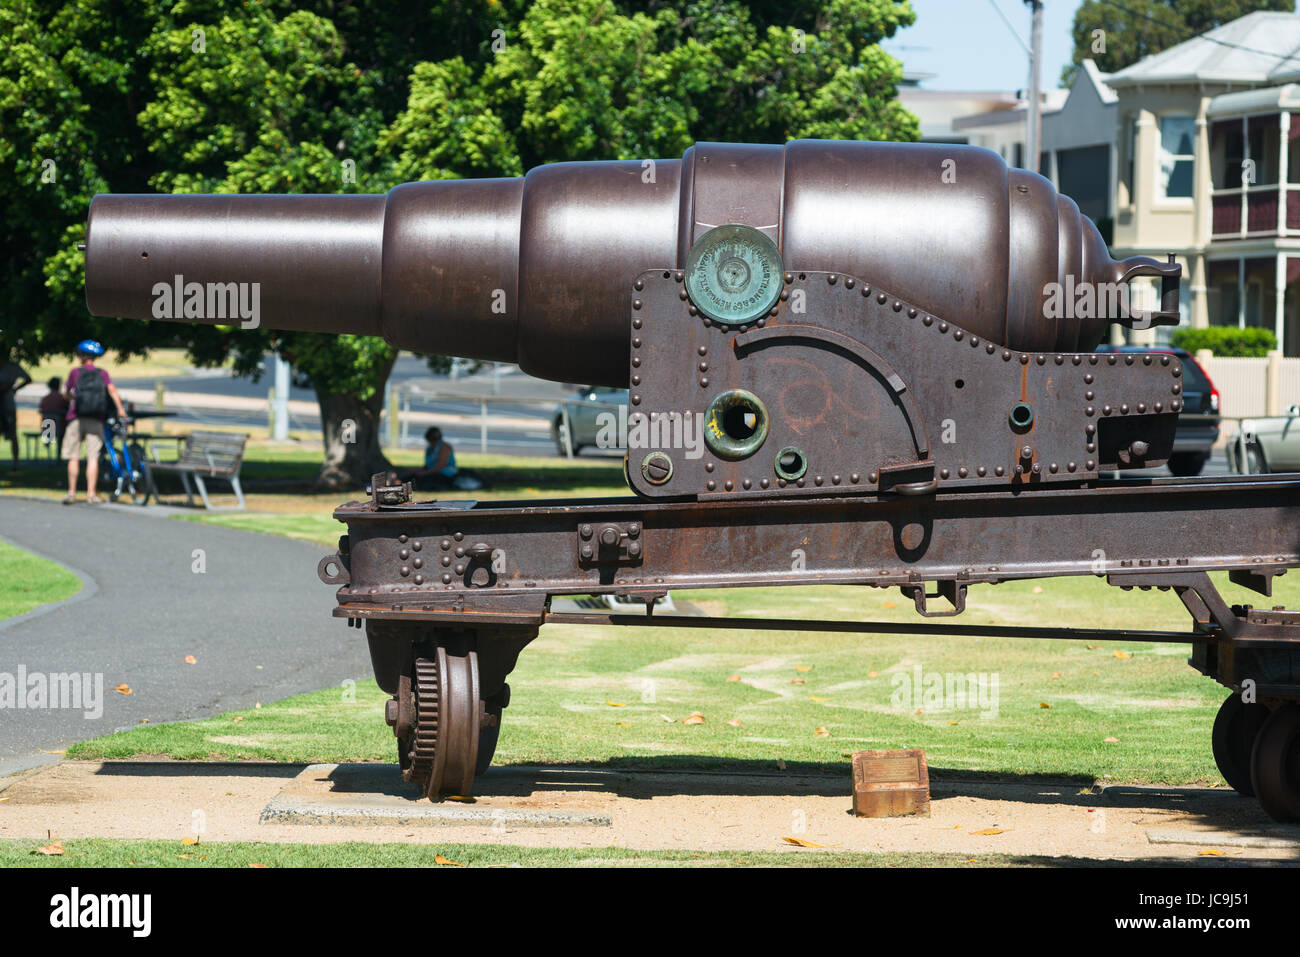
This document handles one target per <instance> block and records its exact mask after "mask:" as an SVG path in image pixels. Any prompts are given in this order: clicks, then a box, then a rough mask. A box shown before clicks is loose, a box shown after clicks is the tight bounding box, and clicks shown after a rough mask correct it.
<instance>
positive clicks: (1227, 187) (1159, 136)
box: [1067, 12, 1300, 356]
mask: <svg viewBox="0 0 1300 957" xmlns="http://www.w3.org/2000/svg"><path fill="white" fill-rule="evenodd" d="M1107 82H1108V85H1109V86H1110V88H1111V89H1112V90H1114V92H1115V95H1116V97H1117V100H1118V102H1117V104H1116V106H1117V111H1118V123H1119V139H1118V143H1117V154H1118V176H1117V182H1116V192H1115V229H1114V238H1113V242H1112V253H1113V255H1115V256H1116V257H1117V258H1124V257H1128V256H1133V255H1148V256H1156V257H1161V258H1163V256H1164V255H1165V254H1166V253H1168V252H1172V253H1174V254H1175V255H1176V256H1177V258H1178V260H1179V261H1180V262H1181V263H1182V264H1183V266H1184V290H1185V292H1184V296H1185V299H1184V310H1183V312H1184V317H1185V318H1184V321H1185V322H1186V321H1190V324H1191V325H1193V326H1197V327H1204V326H1206V325H1235V326H1239V327H1243V328H1244V327H1247V326H1261V327H1265V328H1269V329H1272V330H1273V331H1274V333H1275V335H1276V336H1277V339H1278V342H1279V345H1280V347H1281V349H1282V350H1283V352H1284V354H1285V355H1288V356H1300V286H1297V282H1298V281H1300V149H1298V148H1297V146H1296V140H1297V137H1300V118H1297V117H1294V116H1293V114H1294V113H1296V112H1298V111H1300V86H1297V85H1296V84H1297V83H1300V14H1294V13H1272V12H1259V13H1252V14H1248V15H1247V16H1244V17H1241V18H1240V19H1237V20H1234V21H1232V22H1231V23H1227V24H1224V25H1223V26H1221V27H1218V28H1216V29H1214V30H1211V31H1209V32H1207V33H1205V34H1203V35H1202V36H1199V37H1195V38H1193V39H1191V40H1187V41H1186V42H1184V43H1180V44H1178V45H1177V46H1174V47H1171V48H1169V49H1168V50H1165V51H1163V52H1162V53H1158V54H1156V55H1154V56H1150V57H1147V58H1146V59H1144V60H1142V61H1140V62H1138V63H1135V64H1133V65H1132V66H1130V67H1127V68H1125V69H1123V70H1120V71H1119V72H1117V73H1115V74H1113V75H1112V76H1110V77H1109V78H1108V81H1107ZM1067 192H1068V190H1067ZM1125 335H1126V337H1127V338H1128V339H1129V340H1130V341H1135V342H1149V341H1160V338H1161V337H1167V335H1168V331H1167V330H1135V331H1126V332H1125Z"/></svg>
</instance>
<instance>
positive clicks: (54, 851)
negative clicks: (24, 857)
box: [32, 841, 64, 857]
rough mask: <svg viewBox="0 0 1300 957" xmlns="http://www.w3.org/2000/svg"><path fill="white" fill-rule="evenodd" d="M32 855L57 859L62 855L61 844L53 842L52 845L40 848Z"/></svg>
mask: <svg viewBox="0 0 1300 957" xmlns="http://www.w3.org/2000/svg"><path fill="white" fill-rule="evenodd" d="M32 853H33V854H44V855H45V856H46V857H58V856H59V855H61V854H63V853H64V851H63V842H62V841H55V842H54V843H53V844H46V845H45V846H44V847H42V848H38V849H36V850H34V851H32Z"/></svg>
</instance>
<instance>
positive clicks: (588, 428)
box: [551, 385, 628, 455]
mask: <svg viewBox="0 0 1300 957" xmlns="http://www.w3.org/2000/svg"><path fill="white" fill-rule="evenodd" d="M627 397H628V390H627V389H615V388H610V387H609V386H603V385H596V386H582V387H581V388H579V389H578V395H577V398H575V399H569V400H567V401H566V402H565V403H564V404H563V405H562V406H561V407H560V408H558V409H556V410H555V418H554V420H553V421H552V423H551V435H552V436H553V437H554V439H555V448H556V451H558V452H559V453H560V454H561V455H566V454H568V453H567V452H566V450H565V447H564V420H565V416H566V414H567V417H568V420H569V437H570V440H571V441H572V443H573V454H574V455H577V454H578V453H579V452H581V451H582V450H583V449H587V448H597V447H600V445H601V444H602V441H603V439H605V438H613V439H614V441H615V444H612V445H610V446H609V448H611V449H616V448H622V446H623V439H624V436H622V435H619V434H618V429H619V428H626V422H627V413H626V412H624V413H623V414H622V415H620V414H619V409H620V407H622V408H626V407H627ZM602 414H603V416H612V417H613V418H612V419H610V418H604V417H602ZM610 425H612V426H613V427H614V429H615V431H614V434H613V435H612V436H611V435H610V432H609V428H608V426H610ZM602 426H606V429H605V436H604V437H601V436H600V432H601V427H602ZM598 439H602V441H598Z"/></svg>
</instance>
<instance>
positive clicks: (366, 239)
mask: <svg viewBox="0 0 1300 957" xmlns="http://www.w3.org/2000/svg"><path fill="white" fill-rule="evenodd" d="M946 163H952V164H955V171H956V179H955V181H954V180H952V179H950V178H945V175H944V174H945V170H947V169H949V167H948V166H946V165H945V164H946ZM724 223H732V224H739V225H745V226H751V227H753V228H755V229H758V230H760V231H762V232H763V233H764V234H765V235H767V236H769V238H771V239H772V240H773V241H774V242H776V243H777V245H778V246H779V247H780V249H781V252H782V255H783V256H784V259H785V265H786V268H787V269H793V270H796V271H797V270H808V269H819V270H828V271H835V272H839V273H847V274H849V275H865V276H870V277H871V278H872V280H873V281H875V282H878V283H880V284H881V285H882V286H883V287H885V288H887V289H889V290H891V292H892V293H893V294H894V295H896V296H898V297H900V298H902V299H903V300H905V301H907V302H910V303H913V304H915V305H916V306H917V308H918V309H922V310H925V311H927V312H929V313H932V314H935V315H939V316H944V317H946V318H948V319H949V321H954V320H956V321H960V322H961V323H962V324H963V325H964V326H965V327H966V328H967V329H968V330H970V332H971V333H973V334H974V335H977V336H979V337H980V338H981V339H984V340H989V341H993V342H995V343H997V344H999V345H1003V346H1006V347H1008V348H1012V349H1021V350H1029V351H1048V350H1053V351H1073V350H1080V349H1082V350H1087V349H1090V348H1092V346H1094V345H1096V344H1097V343H1098V342H1100V341H1101V339H1102V338H1103V336H1104V334H1105V330H1106V327H1107V323H1108V321H1109V319H1111V318H1119V317H1118V316H1113V315H1112V313H1113V312H1114V308H1102V309H1100V310H1098V311H1097V312H1096V314H1095V315H1090V316H1087V317H1068V318H1067V317H1061V318H1050V319H1049V318H1047V317H1045V316H1044V310H1043V302H1044V289H1045V286H1046V285H1047V284H1048V283H1053V282H1056V283H1061V284H1066V283H1067V282H1068V283H1070V284H1071V285H1070V288H1074V287H1075V286H1082V285H1083V284H1094V285H1103V284H1106V283H1113V282H1117V281H1120V280H1122V278H1123V277H1124V276H1125V275H1127V274H1128V273H1130V272H1132V271H1133V270H1134V269H1139V270H1141V271H1143V272H1150V273H1153V274H1154V273H1156V272H1160V271H1162V270H1167V269H1168V267H1167V266H1166V265H1165V264H1161V263H1155V262H1153V261H1151V260H1147V259H1144V258H1142V257H1137V258H1135V259H1132V260H1128V261H1126V262H1122V263H1119V262H1116V261H1114V260H1112V259H1111V258H1110V256H1109V255H1108V254H1107V252H1106V248H1105V244H1104V243H1103V242H1102V240H1101V237H1100V235H1099V234H1098V233H1097V230H1096V228H1095V227H1094V226H1093V224H1092V223H1091V222H1090V221H1089V220H1088V219H1087V218H1086V217H1083V216H1081V215H1080V214H1079V212H1078V208H1077V206H1075V204H1074V203H1073V201H1072V200H1070V199H1068V198H1066V197H1063V196H1059V195H1058V194H1057V193H1056V191H1055V190H1054V188H1053V187H1052V185H1051V184H1050V183H1049V182H1048V181H1047V180H1046V179H1043V178H1042V177H1040V176H1038V175H1037V174H1034V173H1027V172H1025V171H1023V170H1011V169H1008V168H1007V166H1006V164H1005V163H1003V161H1002V160H1001V159H1000V158H999V157H998V156H997V154H995V153H993V152H991V151H988V150H984V149H980V148H978V147H968V146H956V145H950V144H917V143H913V144H900V143H872V142H840V141H821V140H798V141H794V142H792V143H789V144H787V145H785V146H756V145H743V144H716V143H701V144H697V145H695V146H693V147H691V148H690V149H689V150H687V151H686V154H685V156H684V157H683V158H682V159H681V160H671V159H670V160H654V161H635V160H634V161H615V162H601V163H556V164H551V165H548V166H542V167H538V168H536V169H534V170H532V171H530V172H529V173H528V174H527V176H525V177H522V178H517V179H484V180H447V181H437V182H426V183H411V184H406V185H403V186H398V187H396V188H395V189H393V190H392V191H391V192H390V193H389V194H388V195H387V196H296V195H290V196H184V195H101V196H96V197H95V199H94V200H93V202H92V203H91V207H90V215H89V219H88V222H87V234H86V304H87V306H88V307H89V309H90V311H91V312H92V313H94V314H95V315H111V316H123V317H129V318H142V319H153V318H163V316H161V315H160V314H159V312H158V311H157V310H156V308H155V306H156V303H157V294H156V293H155V291H154V290H155V287H156V286H158V285H159V284H162V285H163V286H170V285H173V284H174V283H175V281H176V277H177V276H181V277H182V291H183V292H184V290H185V289H187V288H188V285H189V284H191V283H195V284H198V287H196V288H201V289H202V290H203V292H202V293H201V295H202V296H203V297H204V298H205V302H206V295H207V290H208V289H209V284H222V285H223V286H224V285H225V284H230V283H234V284H248V285H249V286H250V287H251V284H253V283H256V284H258V289H259V296H260V311H259V316H258V322H259V324H260V325H261V326H262V327H264V328H271V329H304V330H318V331H322V332H336V333H337V332H353V333H358V334H381V335H383V336H384V338H386V339H387V340H388V341H389V342H391V343H393V344H394V345H396V346H398V347H400V348H406V349H413V350H415V351H419V352H432V353H437V354H442V355H459V356H464V357H467V358H479V359H489V360H499V361H507V362H516V361H517V362H519V363H520V365H521V366H522V367H523V369H524V370H525V371H527V372H530V373H532V374H535V375H538V376H541V377H543V378H551V379H556V380H559V381H581V382H584V383H594V384H604V385H613V386H621V385H624V384H626V378H625V370H624V364H625V362H626V356H627V344H628V338H629V335H628V329H627V327H626V325H625V322H624V319H623V317H624V316H626V315H627V314H628V308H629V304H630V300H631V298H632V297H631V292H630V290H629V288H628V283H629V280H630V278H631V277H633V276H635V274H636V273H637V272H638V271H640V270H641V269H645V268H653V267H658V266H662V267H663V268H667V269H678V268H682V266H683V265H684V264H685V260H686V257H687V255H688V253H689V250H690V246H691V244H692V243H693V242H694V241H695V239H696V238H697V237H698V236H699V235H700V234H701V233H702V232H703V231H704V230H706V229H708V228H711V227H713V226H717V225H721V224H724ZM1175 268H1176V267H1175ZM185 298H188V294H187V293H186V294H185ZM1166 299H1167V301H1168V302H1171V303H1175V304H1176V302H1177V289H1176V286H1175V287H1174V288H1173V292H1172V298H1170V297H1166ZM194 312H195V313H196V314H184V313H183V314H181V315H179V316H174V317H172V318H179V319H180V320H181V321H190V322H222V321H228V320H227V318H226V317H221V316H215V315H211V314H207V312H206V310H204V309H197V310H194ZM1158 321H1159V320H1158Z"/></svg>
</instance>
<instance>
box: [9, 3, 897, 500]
mask: <svg viewBox="0 0 1300 957" xmlns="http://www.w3.org/2000/svg"><path fill="white" fill-rule="evenodd" d="M127 9H128V10H129V12H125V13H123V12H118V8H117V5H114V4H111V3H108V2H107V0H105V2H103V3H84V2H83V3H81V4H77V3H67V4H56V3H42V2H38V0H12V3H11V4H9V5H8V6H6V7H5V8H4V9H3V11H2V12H0V26H3V27H4V28H6V29H11V30H12V31H13V33H12V36H13V37H14V42H13V43H11V44H10V45H9V46H8V47H6V48H5V50H4V53H3V54H0V57H2V58H3V60H2V62H3V67H4V70H3V80H2V81H0V83H2V85H0V134H2V135H3V141H2V142H0V159H4V160H6V161H7V162H8V163H9V164H10V167H11V168H12V169H14V171H15V173H16V174H17V175H16V176H15V177H13V178H12V182H0V195H3V196H4V199H5V201H6V203H12V208H13V209H14V210H15V215H14V216H13V217H9V218H7V219H6V222H5V224H4V226H3V227H0V228H2V229H3V230H4V233H3V234H0V235H2V238H3V242H4V244H5V253H6V262H7V263H8V265H7V266H6V267H5V270H6V271H5V272H4V273H0V296H4V297H5V298H4V301H6V302H13V303H15V306H16V312H15V314H14V320H13V321H9V322H6V323H5V324H4V326H3V327H0V349H3V348H5V347H10V348H13V347H15V346H17V345H18V340H20V339H21V340H22V344H21V347H20V348H19V353H20V355H21V356H22V357H24V358H27V359H35V358H39V357H40V356H41V355H46V354H50V353H57V352H65V351H67V350H68V348H69V344H70V343H72V342H75V341H77V340H78V339H79V338H81V337H83V336H84V335H96V336H97V337H99V338H103V339H105V340H106V341H107V342H109V343H111V344H112V346H113V347H114V348H115V349H117V350H118V351H119V352H120V353H121V354H122V355H123V356H125V355H129V354H138V353H141V352H143V351H146V350H147V349H149V348H151V347H156V346H158V345H162V344H165V343H178V344H182V345H184V346H185V347H186V348H187V349H188V350H189V353H190V355H191V357H192V358H193V359H194V361H196V362H198V363H200V364H216V363H220V362H223V361H226V360H228V359H231V358H233V360H234V367H235V370H236V371H237V372H241V373H248V374H254V375H255V374H256V372H257V370H258V368H259V367H260V364H261V359H262V356H263V355H264V353H265V352H266V350H268V349H271V350H275V351H277V352H278V353H280V354H281V355H283V356H284V357H286V358H288V359H289V360H290V361H292V362H293V363H294V364H295V366H296V367H297V368H298V369H299V371H301V372H304V373H306V374H307V375H308V376H309V377H310V378H311V380H312V383H313V385H314V387H315V390H316V393H317V398H318V399H319V401H320V405H321V419H322V435H323V440H324V445H325V450H326V456H325V462H324V464H323V466H322V470H321V474H320V477H319V481H320V483H321V484H323V485H327V486H350V487H355V485H356V484H357V483H359V482H362V481H364V480H365V479H366V478H368V477H369V475H370V474H371V473H372V472H375V471H378V470H380V469H383V468H386V467H387V465H388V463H387V460H386V459H385V458H384V456H383V453H382V450H381V449H380V447H379V442H378V429H377V424H378V421H377V420H378V415H379V408H380V405H381V403H382V396H383V392H384V386H385V383H386V381H387V378H388V374H389V372H390V370H391V368H392V364H393V361H394V359H395V355H394V353H393V350H392V349H391V348H389V347H388V346H387V345H385V344H384V343H383V342H382V341H381V340H378V339H374V338H366V337H358V336H337V337H333V336H322V335H316V334H310V333H275V332H269V331H266V330H261V329H258V330H243V329H239V328H235V327H200V326H190V325H184V326H172V325H168V324H163V323H143V322H124V321H118V320H97V319H93V318H90V317H87V316H86V315H85V308H84V305H83V304H82V302H83V288H82V282H83V279H82V271H83V257H82V256H81V254H80V253H78V252H77V251H76V249H75V243H76V241H77V240H78V239H80V238H81V235H82V231H83V229H84V225H83V224H84V218H85V209H86V204H87V203H88V201H89V199H90V197H91V196H92V195H93V194H94V193H95V192H106V191H117V192H121V191H137V192H138V191H147V190H150V189H153V190H160V191H164V192H230V193H234V192H241V193H246V192H329V193H334V192H383V191H386V190H387V189H389V188H391V187H392V186H394V185H397V184H398V183H401V182H405V181H408V180H414V179H430V178H434V179H441V178H456V177H464V176H516V175H519V174H521V173H522V172H524V171H525V170H527V169H529V168H531V167H532V166H535V165H537V164H539V163H544V162H553V161H557V160H589V159H626V158H647V157H673V156H678V155H680V154H681V153H682V151H683V150H684V149H685V148H686V147H687V146H689V145H690V144H691V143H692V142H693V141H695V140H697V139H713V140H739V141H755V142H783V141H785V140H786V139H789V138H792V137H798V136H824V137H839V138H856V139H896V140H912V139H916V138H917V137H918V135H919V128H918V125H917V121H916V119H915V117H913V116H912V115H911V114H909V113H907V112H906V111H905V110H904V109H902V107H901V106H900V105H899V103H898V101H897V98H896V95H895V93H896V86H897V84H898V82H899V81H900V80H901V78H902V74H901V66H900V64H899V63H898V62H897V61H895V60H893V59H892V58H891V57H889V56H888V55H887V54H885V53H884V52H883V51H882V50H881V49H880V47H879V41H880V40H882V39H884V38H886V37H889V36H892V35H893V33H894V31H895V30H897V29H898V28H899V27H902V26H906V25H908V24H910V23H912V21H913V19H914V15H913V13H912V11H911V8H910V5H909V4H908V3H907V2H906V0H830V2H827V3H810V2H799V0H796V2H793V3H778V2H775V0H769V2H759V3H755V4H743V3H739V2H732V0H701V2H693V3H690V2H687V3H677V4H672V3H663V2H660V0H648V2H623V3H616V2H614V0H575V2H559V0H541V2H537V3H531V4H530V3H527V2H526V0H488V2H486V3H484V4H465V3H460V2H410V0H398V2H393V3H386V2H384V0H371V2H362V3H359V4H338V3H336V2H333V0H317V2H306V3H297V4H295V3H292V2H287V0H263V2H258V0H247V2H245V0H183V2H181V3H175V4H169V3H162V2H158V0H151V2H146V3H144V4H139V5H136V6H128V7H127ZM110 11H111V12H110ZM46 153H50V154H51V155H57V156H69V155H70V154H71V155H74V156H75V157H76V160H75V162H74V161H71V160H69V161H68V162H67V163H65V164H64V165H63V167H62V168H63V169H64V170H65V172H64V174H63V176H62V177H61V178H60V179H59V180H58V181H57V183H52V184H49V185H51V186H53V187H55V188H52V189H41V188H39V187H38V185H36V184H37V180H38V178H39V174H40V159H41V157H42V156H44V155H45V154H46ZM347 161H350V163H349V162H347ZM69 166H71V168H72V170H73V171H74V172H73V173H72V174H69V173H68V172H66V170H67V169H68V167H69ZM69 317H72V318H69ZM431 361H433V362H434V363H438V362H443V361H445V360H439V359H433V360H431ZM349 439H350V440H351V441H349Z"/></svg>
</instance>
